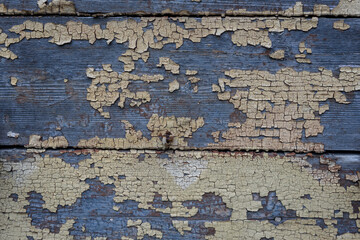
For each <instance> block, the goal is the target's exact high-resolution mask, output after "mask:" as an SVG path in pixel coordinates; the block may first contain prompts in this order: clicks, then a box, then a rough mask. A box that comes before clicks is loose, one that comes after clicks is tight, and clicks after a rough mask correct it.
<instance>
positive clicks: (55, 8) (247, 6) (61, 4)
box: [1, 0, 360, 16]
mask: <svg viewBox="0 0 360 240" xmlns="http://www.w3.org/2000/svg"><path fill="white" fill-rule="evenodd" d="M2 3H3V4H4V7H6V11H5V10H3V11H1V12H2V13H3V14H63V15H68V14H109V15H113V14H116V15H134V14H139V15H144V14H146V15H161V14H167V15H169V14H170V15H171V14H176V15H179V14H180V15H183V16H184V15H238V16H244V15H262V16H274V15H282V16H304V15H312V14H314V15H317V16H327V15H335V16H339V15H340V16H360V8H359V6H360V5H359V4H360V2H359V1H358V0H353V1H348V0H320V1H319V0H303V1H297V0H276V1H272V2H271V4H269V2H268V1H265V0H253V1H246V0H221V1H216V0H207V1H205V0H203V1H202V0H176V1H174V0H172V1H162V0H150V1H142V0H136V1H134V0H132V1H128V0H108V1H101V0H53V1H42V0H38V1H35V0H34V1H19V0H4V1H2Z"/></svg>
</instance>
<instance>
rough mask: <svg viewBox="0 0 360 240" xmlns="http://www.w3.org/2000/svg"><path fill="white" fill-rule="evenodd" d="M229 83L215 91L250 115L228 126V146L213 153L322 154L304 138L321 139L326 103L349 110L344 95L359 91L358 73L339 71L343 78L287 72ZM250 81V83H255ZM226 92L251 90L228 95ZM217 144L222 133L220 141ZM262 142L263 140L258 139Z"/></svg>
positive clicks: (242, 76) (240, 74)
mask: <svg viewBox="0 0 360 240" xmlns="http://www.w3.org/2000/svg"><path fill="white" fill-rule="evenodd" d="M225 75H226V76H229V77H230V79H229V78H220V79H219V81H218V83H219V84H218V85H215V86H213V91H215V92H218V98H219V100H222V101H228V102H230V103H232V104H233V105H234V108H235V109H238V110H240V111H242V112H243V113H245V114H246V116H247V119H246V121H245V122H244V123H237V122H236V123H229V124H228V127H229V129H228V130H227V131H225V132H223V133H222V134H221V137H222V138H223V139H225V141H224V142H220V143H216V144H209V146H211V147H217V148H231V149H259V150H260V149H262V150H270V149H271V150H284V151H316V152H322V151H323V145H322V144H320V143H309V142H307V143H303V142H302V141H301V139H302V137H303V131H304V132H305V135H304V137H310V136H317V135H318V134H320V133H322V132H323V130H324V127H323V126H322V125H321V123H320V117H319V116H316V113H318V114H319V115H321V114H323V113H324V112H325V111H326V110H328V109H329V106H328V105H322V102H325V101H327V100H328V99H334V100H335V101H336V102H338V103H342V104H347V103H348V102H347V100H346V97H345V95H344V94H343V92H352V91H357V90H359V89H360V70H359V68H351V67H343V68H340V75H339V78H336V77H334V76H333V73H332V72H331V71H329V70H325V69H319V72H318V73H310V72H307V71H302V72H296V71H294V70H293V69H291V68H285V69H282V70H280V71H278V72H277V73H276V74H271V73H269V72H266V71H258V70H253V71H244V70H235V69H234V70H230V71H226V72H225ZM250 79H251V80H250ZM225 86H227V87H230V89H231V88H235V89H236V88H244V89H249V90H235V91H226V90H225ZM214 136H215V141H218V137H217V136H218V133H216V134H215V135H214ZM258 137H261V138H262V139H259V138H258Z"/></svg>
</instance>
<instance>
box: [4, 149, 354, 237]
mask: <svg viewBox="0 0 360 240" xmlns="http://www.w3.org/2000/svg"><path fill="white" fill-rule="evenodd" d="M359 157H360V156H359V155H355V154H353V155H349V154H336V155H328V154H325V155H304V154H300V155H299V154H298V155H296V154H285V155H284V154H275V153H272V154H266V153H254V152H221V153H219V152H215V151H212V152H210V151H201V152H200V151H198V152H195V151H165V152H158V153H156V152H155V151H109V150H100V151H99V150H93V149H84V150H82V151H80V150H72V149H67V150H61V151H59V150H50V151H49V150H48V151H45V152H36V151H31V150H30V151H25V150H18V149H1V150H0V173H1V174H0V176H1V177H0V183H1V184H0V193H1V194H0V209H1V213H0V214H1V215H0V216H1V217H2V218H1V221H2V228H0V233H1V235H2V236H6V237H9V238H11V239H26V238H30V239H37V240H41V239H64V238H65V239H83V238H85V237H92V238H95V237H102V238H112V239H120V238H125V237H127V238H130V239H137V238H142V237H143V236H144V235H145V237H144V238H145V239H146V238H147V236H153V238H154V239H155V238H156V239H189V240H190V239H207V238H208V237H211V238H212V239H237V238H238V239H239V238H241V239H253V238H254V235H256V236H258V237H259V238H262V237H267V238H270V237H274V238H286V237H287V236H289V235H291V236H292V238H295V239H303V238H304V236H305V237H307V238H309V239H318V238H321V239H332V238H337V237H339V238H341V237H346V238H347V239H349V238H350V239H358V236H359V232H358V231H359V227H358V225H357V222H358V221H359V217H358V213H359V209H358V207H359V203H360V202H359V199H360V195H359V187H358V179H359V176H358V174H359V172H358V171H359V170H360V168H359V161H360V158H359Z"/></svg>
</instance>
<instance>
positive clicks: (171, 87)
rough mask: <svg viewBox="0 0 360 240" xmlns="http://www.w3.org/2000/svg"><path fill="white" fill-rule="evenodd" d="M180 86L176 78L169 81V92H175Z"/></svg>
mask: <svg viewBox="0 0 360 240" xmlns="http://www.w3.org/2000/svg"><path fill="white" fill-rule="evenodd" d="M179 88H180V84H179V82H178V81H177V80H174V81H172V82H170V83H169V92H174V91H175V90H178V89H179Z"/></svg>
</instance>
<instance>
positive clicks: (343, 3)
mask: <svg viewBox="0 0 360 240" xmlns="http://www.w3.org/2000/svg"><path fill="white" fill-rule="evenodd" d="M359 9H360V0H340V2H339V5H337V6H336V7H335V8H334V9H333V10H331V14H332V15H335V16H337V15H346V16H348V15H352V16H360V10H359Z"/></svg>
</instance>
